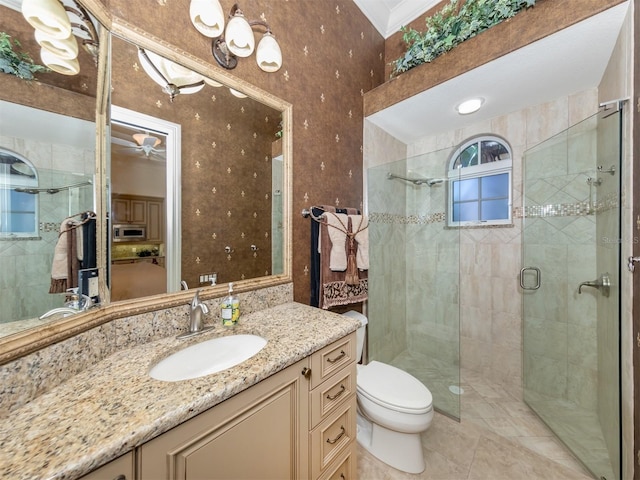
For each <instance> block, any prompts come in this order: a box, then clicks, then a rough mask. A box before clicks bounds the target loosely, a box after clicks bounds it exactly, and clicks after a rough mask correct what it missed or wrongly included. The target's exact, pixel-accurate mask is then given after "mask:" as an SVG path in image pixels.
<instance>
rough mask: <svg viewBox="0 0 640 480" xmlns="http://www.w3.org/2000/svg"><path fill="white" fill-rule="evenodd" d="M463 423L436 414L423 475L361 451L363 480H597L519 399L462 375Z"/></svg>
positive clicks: (426, 440) (424, 441)
mask: <svg viewBox="0 0 640 480" xmlns="http://www.w3.org/2000/svg"><path fill="white" fill-rule="evenodd" d="M461 386H462V387H463V388H464V394H463V395H462V396H461V397H460V408H461V415H462V420H461V421H460V422H457V421H456V420H452V419H450V418H449V417H447V416H445V415H442V414H439V413H436V415H435V417H434V420H433V423H432V425H431V427H430V429H429V430H428V431H427V432H426V433H425V434H423V437H422V444H423V447H424V452H425V460H426V463H427V468H426V470H425V471H424V472H423V473H422V474H420V475H410V474H406V473H403V472H400V471H398V470H395V469H393V468H391V467H389V466H387V465H386V464H384V463H382V462H380V461H379V460H378V459H376V458H375V457H373V456H372V455H370V454H369V453H368V452H367V451H366V450H364V449H363V448H362V447H359V460H358V472H359V477H360V479H361V480H395V479H400V480H405V479H407V480H409V479H414V480H471V479H492V480H521V479H522V480H524V479H526V480H537V479H540V480H542V479H544V480H561V479H567V480H574V479H575V480H589V479H591V480H593V478H594V477H593V476H592V475H591V474H590V473H589V472H588V471H587V470H586V469H585V468H584V467H583V466H582V465H581V464H580V463H579V462H578V461H577V460H575V458H574V457H573V456H572V454H571V453H570V452H569V451H568V450H567V449H566V448H565V447H564V445H563V444H562V443H560V442H559V441H558V440H557V439H556V437H555V435H554V434H553V433H552V432H551V431H550V430H549V429H548V428H547V427H546V425H545V424H544V423H543V422H542V421H541V420H540V419H539V418H538V417H537V416H536V415H535V414H534V413H533V412H531V410H530V409H529V407H528V406H527V405H525V404H524V403H523V402H522V401H521V400H518V399H517V398H516V396H514V395H512V394H510V393H509V392H507V391H506V390H504V389H503V388H501V387H499V386H496V385H491V384H490V383H489V382H487V381H485V380H484V379H483V378H481V377H480V376H478V375H475V374H473V373H471V372H464V371H463V372H462V382H461Z"/></svg>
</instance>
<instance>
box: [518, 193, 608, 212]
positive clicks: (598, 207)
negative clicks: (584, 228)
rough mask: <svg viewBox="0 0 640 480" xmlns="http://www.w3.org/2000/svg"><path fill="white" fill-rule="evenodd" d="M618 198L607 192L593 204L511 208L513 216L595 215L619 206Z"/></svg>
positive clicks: (555, 204)
mask: <svg viewBox="0 0 640 480" xmlns="http://www.w3.org/2000/svg"><path fill="white" fill-rule="evenodd" d="M619 206H620V200H619V199H618V195H617V194H616V193H609V194H607V195H605V196H604V197H603V198H601V199H599V200H597V201H596V202H595V204H594V205H591V204H590V202H576V203H554V204H548V205H529V206H526V207H515V208H514V209H513V217H514V218H534V217H580V216H587V215H595V214H596V213H602V212H605V211H607V210H614V209H616V208H619Z"/></svg>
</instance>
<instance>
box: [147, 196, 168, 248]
mask: <svg viewBox="0 0 640 480" xmlns="http://www.w3.org/2000/svg"><path fill="white" fill-rule="evenodd" d="M146 203H147V206H146V217H147V221H146V224H147V241H148V242H162V241H164V201H162V200H147V202H146Z"/></svg>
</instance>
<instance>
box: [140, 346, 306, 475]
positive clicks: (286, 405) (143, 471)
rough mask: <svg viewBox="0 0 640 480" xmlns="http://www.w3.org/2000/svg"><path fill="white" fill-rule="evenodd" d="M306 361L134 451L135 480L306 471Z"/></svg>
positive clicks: (297, 473)
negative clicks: (137, 473) (136, 458)
mask: <svg viewBox="0 0 640 480" xmlns="http://www.w3.org/2000/svg"><path fill="white" fill-rule="evenodd" d="M306 366H308V360H306V359H305V360H302V361H300V362H298V363H296V364H294V365H292V366H291V367H288V368H287V369H285V370H283V371H281V372H279V373H277V374H275V375H273V376H272V377H269V378H267V379H265V380H263V381H262V382H260V383H258V384H256V385H254V386H253V387H251V388H249V389H247V390H245V391H244V392H241V393H239V394H238V395H236V396H234V397H231V398H230V399H228V400H226V401H224V402H223V403H221V404H219V405H216V406H215V407H213V408H211V409H209V410H208V411H206V412H204V413H202V414H200V415H198V416H196V417H194V418H193V419H191V420H188V421H186V422H185V423H183V424H181V425H179V426H177V427H175V428H174V429H172V430H170V431H168V432H166V433H164V434H162V435H160V436H159V437H157V438H155V439H154V440H151V441H150V442H148V443H146V444H144V445H143V446H142V447H140V448H139V450H138V453H139V465H140V477H139V478H140V479H141V480H146V479H149V480H156V479H167V480H174V479H175V480H195V479H198V480H205V479H225V480H231V479H238V480H240V479H242V480H245V479H251V478H255V479H261V480H267V479H274V480H284V479H298V478H302V477H303V475H302V474H301V472H306V471H308V470H307V469H308V460H307V458H308V450H307V448H308V447H305V444H306V443H307V435H308V428H309V426H308V420H307V419H308V400H307V393H306V392H307V391H308V382H307V380H305V378H304V375H303V373H302V370H303V368H304V367H306Z"/></svg>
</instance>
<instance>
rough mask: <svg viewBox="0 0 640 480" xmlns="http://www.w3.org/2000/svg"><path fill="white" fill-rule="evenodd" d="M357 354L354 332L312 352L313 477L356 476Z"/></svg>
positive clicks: (345, 479) (348, 479)
mask: <svg viewBox="0 0 640 480" xmlns="http://www.w3.org/2000/svg"><path fill="white" fill-rule="evenodd" d="M355 358H356V337H355V333H353V334H351V335H349V336H347V337H345V338H343V339H341V340H338V341H337V342H334V343H332V344H330V345H327V346H326V347H324V348H323V349H321V350H319V351H318V352H316V353H314V354H313V355H312V356H311V359H310V360H311V377H310V382H309V406H310V408H309V414H310V417H309V427H310V428H309V452H310V454H309V466H310V475H309V476H310V478H313V479H322V480H326V479H336V480H352V479H355V478H357V466H358V465H357V445H356V428H357V427H356V361H355Z"/></svg>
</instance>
